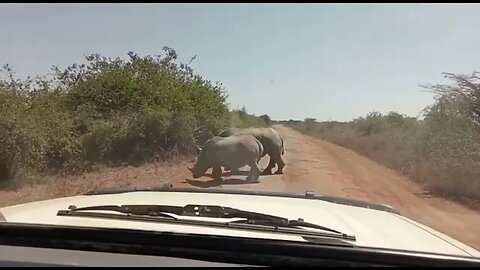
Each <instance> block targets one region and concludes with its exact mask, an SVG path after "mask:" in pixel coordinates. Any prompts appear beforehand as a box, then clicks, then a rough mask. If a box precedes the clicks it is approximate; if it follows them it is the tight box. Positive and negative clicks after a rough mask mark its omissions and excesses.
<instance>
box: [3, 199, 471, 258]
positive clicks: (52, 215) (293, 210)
mask: <svg viewBox="0 0 480 270" xmlns="http://www.w3.org/2000/svg"><path fill="white" fill-rule="evenodd" d="M125 204H162V205H176V206H185V205H187V204H206V205H221V206H226V207H233V208H238V209H242V210H246V211H253V212H261V213H265V214H270V215H276V216H281V217H285V218H289V219H298V218H303V219H304V220H305V221H306V222H310V223H315V224H319V225H322V226H326V227H329V228H332V229H335V230H338V231H341V232H343V233H347V234H351V235H355V236H356V241H355V242H352V243H353V244H355V245H357V246H364V247H375V248H389V249H397V250H410V251H420V252H432V253H442V254H452V255H460V256H473V257H480V252H479V251H477V250H476V249H474V248H471V247H469V246H467V245H465V244H463V243H461V242H459V241H457V240H455V239H453V238H451V237H449V236H447V235H445V234H442V233H440V232H437V231H435V230H433V229H431V228H429V227H426V226H424V225H422V224H419V223H417V222H415V221H412V220H410V219H408V218H406V217H403V216H400V215H397V214H395V213H391V212H387V211H381V210H373V209H368V208H363V207H358V206H348V205H342V204H336V203H332V202H327V201H322V200H317V199H307V198H303V199H302V198H290V197H268V196H257V195H244V194H222V193H195V192H152V191H147V192H140V191H136V192H128V193H120V194H107V195H81V196H74V197H66V198H59V199H53V200H46V201H39V202H32V203H26V204H21V205H15V206H10V207H5V208H1V209H0V213H1V214H3V216H4V217H5V219H6V220H7V222H21V223H36V224H52V225H72V226H87V227H109V228H125V229H140V230H155V231H166V232H178V233H199V234H214V235H227V236H237V237H256V238H266V239H284V240H292V241H305V240H304V239H303V238H302V237H300V236H295V235H285V234H279V233H269V232H252V231H245V230H238V229H228V228H209V227H205V226H194V225H178V224H166V223H153V222H141V221H127V220H112V219H103V218H96V217H95V218H93V217H92V218H91V217H88V218H87V217H72V216H57V212H58V210H67V209H68V207H69V206H70V205H75V206H76V207H86V206H95V205H125ZM208 220H218V219H208Z"/></svg>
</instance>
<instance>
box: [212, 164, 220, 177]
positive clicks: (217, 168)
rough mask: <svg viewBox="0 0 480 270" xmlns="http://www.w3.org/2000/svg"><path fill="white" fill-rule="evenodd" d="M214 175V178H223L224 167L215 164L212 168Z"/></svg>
mask: <svg viewBox="0 0 480 270" xmlns="http://www.w3.org/2000/svg"><path fill="white" fill-rule="evenodd" d="M212 177H213V179H214V180H222V167H220V166H214V167H213V169H212Z"/></svg>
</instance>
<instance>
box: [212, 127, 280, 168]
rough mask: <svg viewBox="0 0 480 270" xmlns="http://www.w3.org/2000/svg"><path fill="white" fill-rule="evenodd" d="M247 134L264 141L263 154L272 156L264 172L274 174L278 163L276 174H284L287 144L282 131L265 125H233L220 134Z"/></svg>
mask: <svg viewBox="0 0 480 270" xmlns="http://www.w3.org/2000/svg"><path fill="white" fill-rule="evenodd" d="M246 134H247V135H253V136H255V138H257V140H259V141H260V142H261V143H262V145H263V148H264V153H263V156H265V155H269V156H270V162H269V163H268V166H267V167H266V168H265V170H263V173H262V174H272V169H273V168H274V167H275V165H278V169H277V171H276V172H275V174H282V173H283V168H284V167H285V162H284V161H283V159H282V155H284V154H285V144H284V141H283V138H282V136H280V133H278V131H276V130H275V129H273V128H265V127H249V128H236V127H231V128H227V129H225V130H223V131H222V132H221V133H220V134H219V136H220V137H228V136H235V135H246ZM263 156H262V157H263ZM226 169H232V170H234V171H236V170H237V168H234V167H232V168H226Z"/></svg>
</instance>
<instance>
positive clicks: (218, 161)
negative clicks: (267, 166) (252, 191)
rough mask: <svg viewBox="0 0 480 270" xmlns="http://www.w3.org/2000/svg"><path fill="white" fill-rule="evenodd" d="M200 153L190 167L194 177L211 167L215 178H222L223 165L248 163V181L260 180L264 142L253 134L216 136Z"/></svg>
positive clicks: (238, 165)
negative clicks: (259, 165)
mask: <svg viewBox="0 0 480 270" xmlns="http://www.w3.org/2000/svg"><path fill="white" fill-rule="evenodd" d="M199 151H200V155H199V157H198V159H197V162H196V163H195V165H194V166H193V167H192V168H188V169H189V170H190V171H191V172H192V174H193V177H194V178H199V177H200V176H202V175H204V174H205V172H206V171H207V170H208V169H209V168H213V169H212V177H213V179H215V180H221V178H222V166H223V167H228V168H241V167H243V166H245V165H248V166H249V167H250V168H251V169H250V175H248V177H247V181H251V182H258V177H259V175H260V173H261V170H260V169H259V168H258V162H259V161H260V159H261V158H262V157H263V155H264V154H263V152H264V148H263V145H262V143H261V142H260V141H259V140H257V139H256V138H255V137H254V136H252V135H238V136H230V137H220V136H215V137H212V138H211V139H209V140H208V141H207V142H205V144H204V145H203V148H200V149H199Z"/></svg>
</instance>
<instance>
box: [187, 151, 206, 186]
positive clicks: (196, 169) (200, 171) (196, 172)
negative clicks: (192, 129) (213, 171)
mask: <svg viewBox="0 0 480 270" xmlns="http://www.w3.org/2000/svg"><path fill="white" fill-rule="evenodd" d="M199 151H201V150H200V149H199ZM187 168H188V170H189V171H190V172H192V174H193V178H195V179H196V178H199V177H201V176H203V175H204V174H205V172H207V170H208V168H209V166H208V165H207V164H205V162H204V160H203V157H202V155H200V156H199V158H198V159H197V162H195V165H193V167H192V168H190V167H187Z"/></svg>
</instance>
